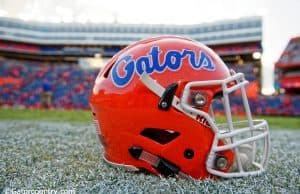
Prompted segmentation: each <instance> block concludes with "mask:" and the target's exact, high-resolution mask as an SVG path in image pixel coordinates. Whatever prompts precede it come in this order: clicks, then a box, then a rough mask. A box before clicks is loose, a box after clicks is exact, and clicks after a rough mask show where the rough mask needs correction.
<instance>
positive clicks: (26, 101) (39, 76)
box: [0, 60, 97, 109]
mask: <svg viewBox="0 0 300 194" xmlns="http://www.w3.org/2000/svg"><path fill="white" fill-rule="evenodd" d="M0 72H1V73H0V77H7V76H9V77H10V78H16V79H18V80H20V81H19V82H18V83H11V82H4V83H2V84H1V86H0V87H1V90H0V96H1V99H2V106H14V107H26V108H42V104H41V96H42V93H43V86H44V83H46V82H47V83H49V84H50V85H51V90H52V105H51V107H52V108H64V109H87V108H88V96H89V93H90V90H91V83H93V81H94V79H95V77H96V74H97V72H96V71H92V70H86V71H83V70H82V69H80V68H79V67H78V65H77V64H51V65H47V64H45V63H42V62H31V61H22V62H20V61H16V60H1V61H0ZM51 107H50V108H51Z"/></svg>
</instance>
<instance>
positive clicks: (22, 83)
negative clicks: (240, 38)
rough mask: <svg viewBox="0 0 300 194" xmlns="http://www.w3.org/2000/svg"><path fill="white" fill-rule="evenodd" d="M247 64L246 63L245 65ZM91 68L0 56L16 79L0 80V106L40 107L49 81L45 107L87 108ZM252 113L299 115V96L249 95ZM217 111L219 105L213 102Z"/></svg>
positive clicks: (1, 66) (235, 101)
mask: <svg viewBox="0 0 300 194" xmlns="http://www.w3.org/2000/svg"><path fill="white" fill-rule="evenodd" d="M246 67H247V66H246ZM97 73H98V72H97V71H95V70H85V71H83V70H82V69H80V68H79V67H78V65H77V64H51V65H49V64H47V63H43V62H32V61H19V60H7V59H6V60H0V77H2V78H4V77H10V78H13V79H17V80H18V81H14V82H10V81H7V82H3V83H2V84H0V87H1V90H0V98H1V103H2V106H13V107H21V108H43V106H42V103H41V100H42V99H41V98H42V93H43V86H44V85H43V84H44V83H45V82H46V83H50V85H51V89H52V104H51V106H50V107H49V108H58V109H62V108H63V109H88V108H89V104H88V98H89V94H90V92H91V83H93V81H94V78H95V77H96V75H97ZM249 103H250V106H251V108H252V112H253V113H254V114H260V115H262V114H264V115H300V96H280V97H278V96H258V97H255V98H251V97H250V98H249ZM241 104H242V99H241V97H240V95H238V94H236V95H233V96H232V97H231V105H232V113H234V114H236V115H241V114H243V110H241V109H240V107H241V106H240V105H241ZM214 107H215V109H217V110H218V111H217V114H218V113H219V114H221V113H222V111H223V106H222V103H221V102H220V101H216V102H215V103H214Z"/></svg>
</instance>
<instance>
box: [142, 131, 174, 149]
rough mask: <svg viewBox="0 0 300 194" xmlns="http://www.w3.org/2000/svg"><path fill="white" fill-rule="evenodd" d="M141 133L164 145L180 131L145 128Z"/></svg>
mask: <svg viewBox="0 0 300 194" xmlns="http://www.w3.org/2000/svg"><path fill="white" fill-rule="evenodd" d="M141 135H142V136H144V137H147V138H149V139H151V140H153V141H155V142H157V143H159V144H163V145H164V144H167V143H169V142H171V141H173V140H174V139H176V138H177V137H178V136H179V135H180V133H178V132H176V131H173V130H168V129H157V128H145V129H144V130H143V131H142V132H141Z"/></svg>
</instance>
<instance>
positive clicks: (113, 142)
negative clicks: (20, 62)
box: [90, 36, 269, 179]
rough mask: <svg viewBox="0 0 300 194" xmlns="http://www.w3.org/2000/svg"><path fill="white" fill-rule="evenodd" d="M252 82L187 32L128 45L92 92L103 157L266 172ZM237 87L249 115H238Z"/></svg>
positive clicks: (209, 170)
mask: <svg viewBox="0 0 300 194" xmlns="http://www.w3.org/2000/svg"><path fill="white" fill-rule="evenodd" d="M247 83H248V82H247V81H246V80H245V79H244V75H243V74H242V73H235V72H234V71H229V69H228V68H227V66H226V65H225V64H224V62H223V61H222V60H221V59H220V58H219V56H218V55H217V54H216V53H214V52H213V51H212V50H211V49H209V48H208V47H206V46H205V45H203V44H201V43H198V42H195V41H193V40H190V39H187V38H183V37H177V36H162V37H155V38H150V39H146V40H142V41H139V42H137V43H134V44H132V45H129V46H128V47H126V48H124V49H123V50H121V51H120V52H119V53H117V54H116V55H115V56H114V57H113V58H112V59H111V60H110V61H109V62H108V63H107V65H106V66H105V68H104V69H103V70H102V71H101V72H100V73H99V75H98V76H97V78H96V81H95V84H94V87H93V91H92V94H91V97H90V105H91V109H92V112H93V117H94V120H95V123H96V125H97V128H98V129H97V130H98V134H99V138H100V141H101V143H102V145H103V147H104V160H105V161H106V162H108V163H110V164H112V165H116V166H123V167H126V168H128V169H130V170H142V169H143V170H147V171H150V172H152V173H155V174H162V175H165V176H172V175H179V176H184V177H193V178H196V179H200V178H206V177H215V176H217V177H240V176H247V175H255V174H259V173H261V172H263V171H264V170H265V169H266V166H267V160H268V153H269V130H268V124H267V122H266V121H264V120H253V119H252V116H251V113H250V109H249V105H248V101H247V97H246V91H245V87H244V86H245V85H246V84H247ZM236 90H241V94H242V96H241V98H242V102H243V105H242V106H241V108H243V107H244V109H245V115H246V118H247V119H246V120H245V121H238V122H233V120H232V115H231V111H230V101H229V95H230V94H231V93H232V92H234V91H236ZM215 100H221V101H222V103H223V104H224V112H225V113H224V114H225V115H226V121H227V122H226V123H225V124H217V121H216V120H215V117H214V114H213V106H212V104H213V101H215ZM259 142H262V144H260V143H259ZM259 146H261V147H262V149H260V148H259Z"/></svg>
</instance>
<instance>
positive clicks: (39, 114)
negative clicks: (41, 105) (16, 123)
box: [0, 108, 91, 123]
mask: <svg viewBox="0 0 300 194" xmlns="http://www.w3.org/2000/svg"><path fill="white" fill-rule="evenodd" d="M0 120H36V121H38V120H39V121H40V120H42V121H62V122H80V123H87V122H90V121H91V112H90V111H85V110H45V109H12V108H1V109H0Z"/></svg>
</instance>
